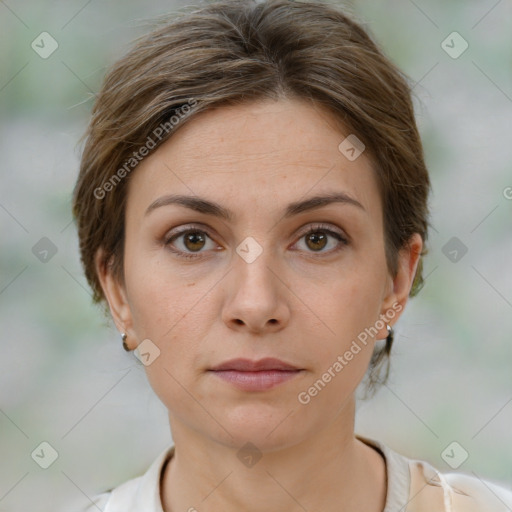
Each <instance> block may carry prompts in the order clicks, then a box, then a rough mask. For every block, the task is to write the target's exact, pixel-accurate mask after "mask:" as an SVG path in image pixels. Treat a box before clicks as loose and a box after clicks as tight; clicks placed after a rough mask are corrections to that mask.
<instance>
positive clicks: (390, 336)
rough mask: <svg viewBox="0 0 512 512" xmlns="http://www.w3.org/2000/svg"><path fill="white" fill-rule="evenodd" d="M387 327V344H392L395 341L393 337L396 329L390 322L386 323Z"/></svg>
mask: <svg viewBox="0 0 512 512" xmlns="http://www.w3.org/2000/svg"><path fill="white" fill-rule="evenodd" d="M386 328H387V330H388V336H387V338H386V344H388V345H390V344H391V343H393V339H394V337H395V331H393V327H391V326H390V325H389V324H386Z"/></svg>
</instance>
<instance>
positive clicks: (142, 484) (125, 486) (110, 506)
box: [83, 446, 174, 512]
mask: <svg viewBox="0 0 512 512" xmlns="http://www.w3.org/2000/svg"><path fill="white" fill-rule="evenodd" d="M173 454H174V446H171V447H169V448H166V449H165V451H163V452H162V453H161V454H160V455H159V456H158V457H157V459H156V460H155V461H154V462H153V463H152V464H151V466H150V467H149V469H148V470H147V471H146V472H145V473H144V474H143V475H141V476H138V477H136V478H132V479H131V480H128V481H126V482H124V483H122V484H121V485H119V486H117V487H115V488H114V489H112V490H110V491H106V492H103V493H101V494H98V495H97V496H95V497H94V498H92V500H91V504H90V506H88V507H87V508H86V509H85V510H84V511H83V512H98V510H101V511H103V512H142V511H144V512H162V503H161V498H160V477H161V474H162V471H163V469H164V467H165V465H166V464H167V462H168V461H169V460H170V459H171V457H172V456H173Z"/></svg>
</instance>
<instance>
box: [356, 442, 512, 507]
mask: <svg viewBox="0 0 512 512" xmlns="http://www.w3.org/2000/svg"><path fill="white" fill-rule="evenodd" d="M357 438H358V439H359V440H361V441H363V442H365V443H366V444H368V445H370V446H373V447H375V448H377V449H378V451H380V452H381V453H382V454H383V455H384V458H385V459H386V469H387V501H386V508H385V509H384V512H395V511H396V510H411V511H412V510H414V512H432V511H434V510H435V511H436V512H511V511H512V490H511V489H509V488H507V487H505V486H503V485H501V484H499V483H497V482H493V481H491V480H486V479H482V478H480V477H479V476H477V475H475V474H473V475H470V474H467V473H462V472H461V473H455V472H451V473H445V472H442V471H439V470H438V469H436V468H435V467H434V466H432V465H431V464H430V463H428V462H427V461H425V460H418V459H412V458H408V457H406V456H404V455H402V454H400V453H398V452H396V451H395V450H393V449H391V448H390V447H389V446H387V445H385V444H383V443H381V442H379V441H376V440H374V439H370V438H367V437H362V436H360V435H357Z"/></svg>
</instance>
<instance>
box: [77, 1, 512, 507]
mask: <svg viewBox="0 0 512 512" xmlns="http://www.w3.org/2000/svg"><path fill="white" fill-rule="evenodd" d="M86 135H87V142H86V145H85V148H84V153H83V156H82V162H81V169H80V176H79V178H78V182H77V185H76V189H75V195H74V214H75V217H76V220H77V224H78V233H79V238H80V250H81V254H82V262H83V265H84V268H85V273H86V276H87V279H88V281H89V283H90V285H91V287H92V289H93V291H94V298H95V300H96V301H97V302H100V301H103V300H105V301H106V303H108V306H109V308H110V312H111V314H112V317H113V320H114V322H115V324H116V326H117V328H118V329H119V331H120V333H121V337H122V341H123V345H124V347H125V349H126V350H130V351H131V350H134V351H135V354H136V356H137V358H138V359H140V361H141V362H142V363H143V364H144V365H145V368H146V371H147V375H148V379H149V381H150V383H151V385H152V387H153V389H154V391H155V392H156V394H157V395H158V397H159V398H160V399H161V400H162V402H163V403H164V404H165V406H166V407H167V409H168V411H169V422H170V428H171V433H172V439H173V443H174V444H173V446H171V447H170V448H169V449H168V450H166V451H165V453H162V454H161V455H160V456H159V457H158V459H157V460H156V461H155V462H154V463H153V465H152V466H151V467H150V468H149V470H148V471H147V473H146V474H145V475H143V476H140V477H137V478H135V479H133V480H130V481H129V482H126V483H124V484H122V485H120V486H119V487H117V488H115V489H114V490H112V491H108V492H105V493H103V494H102V495H101V496H99V497H98V498H97V499H96V500H95V504H94V505H92V506H91V508H90V510H97V509H98V508H99V509H100V510H103V511H104V512H114V511H123V512H129V511H148V512H155V511H158V512H162V511H165V512H170V511H172V512H176V511H182V510H183V511H195V510H198V511H201V512H202V511H205V512H210V511H221V510H222V511H226V512H229V511H232V510H244V511H254V512H259V511H269V510H285V511H291V512H293V511H301V510H310V511H312V510H322V511H324V512H329V511H339V510H343V511H345V512H356V511H361V510H365V511H367V512H382V511H384V512H392V511H393V512H395V511H398V510H403V511H405V510H406V509H407V510H411V511H412V510H414V511H416V512H421V511H429V512H432V511H452V512H454V511H464V512H469V511H477V510H478V511H482V510H489V511H491V510H492V511H505V510H510V509H511V507H512V493H511V492H510V491H508V490H507V489H505V488H502V487H499V486H497V485H495V484H493V483H491V482H484V481H481V480H479V479H478V478H475V477H472V476H469V475H464V474H457V473H451V474H442V473H439V472H438V471H437V470H436V469H434V468H433V467H432V466H430V465H429V464H428V463H426V462H424V461H417V460H412V459H408V458H406V457H404V456H402V455H400V454H398V453H396V452H394V451H393V450H391V449H390V448H388V447H387V446H385V445H384V444H382V443H380V442H378V441H376V440H372V439H368V438H364V437H361V436H358V435H356V434H355V433H354V418H355V391H356V388H357V387H358V385H359V384H360V383H361V382H362V381H363V379H364V378H365V376H366V377H367V385H368V391H369V392H373V391H375V389H376V387H377V386H378V385H379V383H380V382H383V381H384V380H385V378H386V377H387V371H388V370H389V366H388V363H389V360H388V357H389V354H390V350H391V347H392V343H393V327H392V326H393V325H394V324H395V323H396V322H397V321H398V319H399V318H400V316H401V314H402V313H403V310H404V308H405V305H406V303H407V300H408V298H409V297H410V296H413V295H415V294H416V293H417V292H418V290H419V289H420V287H421V284H422V257H423V256H424V255H425V253H426V249H425V242H426V240H427V228H428V204H427V203H428V193H429V189H430V182H429V177H428V172H427V169H426V167H425V163H424V159H423V150H422V145H421V141H420V138H419V134H418V131H417V127H416V124H415V120H414V113H413V107H412V103H411V97H410V89H409V86H408V85H407V82H406V80H405V78H404V77H403V76H402V74H401V73H400V72H399V71H398V70H397V69H396V68H395V67H394V65H393V64H392V63H391V62H390V61H389V60H388V59H387V58H386V57H385V56H384V55H383V54H382V53H381V51H380V50H379V49H378V48H377V47H376V45H375V44H374V43H373V42H372V41H371V39H370V38H369V36H368V35H367V34H366V32H365V31H364V30H363V29H362V28H361V27H360V26H359V25H358V24H357V23H355V22H354V21H353V20H351V19H350V18H348V17H347V16H346V15H344V14H343V13H342V12H341V11H340V10H338V9H336V8H334V7H332V6H329V5H327V4H323V3H315V2H311V3H299V2H292V1H288V0H275V1H268V2H267V1H265V2H258V3H255V2H250V1H227V2H222V3H221V2H217V3H211V4H209V5H207V6H202V7H201V8H197V9H195V10H192V9H191V10H190V11H189V12H188V13H182V14H181V15H180V16H179V17H176V18H175V19H173V20H171V21H170V22H167V23H166V24H164V25H163V26H162V27H160V28H158V29H156V30H155V31H154V32H152V33H151V34H149V35H148V36H147V37H145V38H143V39H141V40H140V41H138V43H137V44H136V46H135V47H134V48H133V49H132V50H131V51H130V52H129V53H128V54H127V55H126V56H125V57H123V58H122V59H121V60H120V61H119V62H118V63H117V64H116V65H115V66H114V67H113V69H112V70H110V72H109V73H108V75H107V77H106V79H105V82H104V84H103V87H102V90H101V91H100V93H99V95H98V98H97V101H96V104H95V107H94V110H93V115H92V119H91V122H90V125H89V128H88V131H87V134H86ZM383 369H385V370H386V371H385V372H384V376H382V375H381V374H382V370H383Z"/></svg>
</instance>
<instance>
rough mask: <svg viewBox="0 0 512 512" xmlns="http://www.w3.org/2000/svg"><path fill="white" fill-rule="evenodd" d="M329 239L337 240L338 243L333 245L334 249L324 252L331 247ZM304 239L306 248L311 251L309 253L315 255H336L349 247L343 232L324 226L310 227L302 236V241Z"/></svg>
mask: <svg viewBox="0 0 512 512" xmlns="http://www.w3.org/2000/svg"><path fill="white" fill-rule="evenodd" d="M329 238H333V239H335V240H337V242H334V243H332V244H331V245H332V246H334V248H333V249H331V250H326V251H324V250H323V249H324V248H325V247H327V246H328V245H329ZM303 239H304V242H305V245H306V247H307V248H308V249H309V251H307V252H313V253H321V254H324V253H327V254H329V253H335V252H337V251H339V250H341V249H343V247H344V246H346V245H348V241H347V239H346V238H345V236H344V235H343V234H342V233H341V232H338V231H334V230H333V229H331V228H329V227H328V226H325V225H323V224H315V225H312V226H310V227H309V229H308V230H307V231H306V232H305V233H303V234H302V235H301V236H300V240H303Z"/></svg>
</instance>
